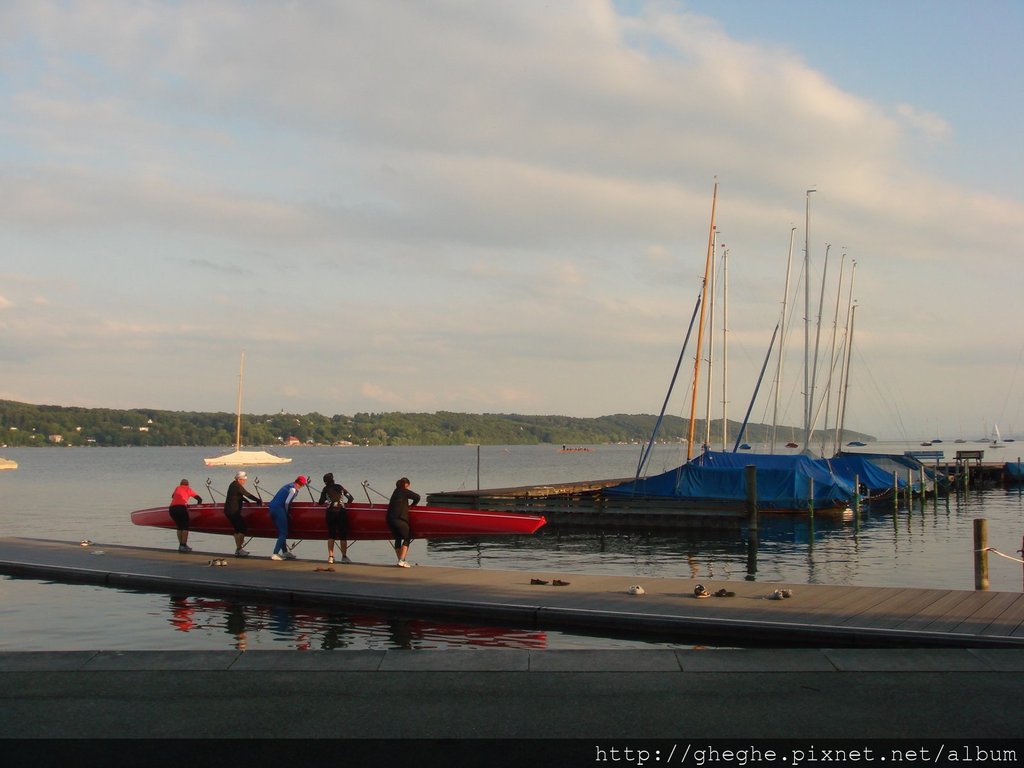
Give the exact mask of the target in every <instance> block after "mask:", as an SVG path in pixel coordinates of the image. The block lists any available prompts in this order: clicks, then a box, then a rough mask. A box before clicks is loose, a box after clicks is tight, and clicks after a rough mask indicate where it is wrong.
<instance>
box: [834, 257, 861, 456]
mask: <svg viewBox="0 0 1024 768" xmlns="http://www.w3.org/2000/svg"><path fill="white" fill-rule="evenodd" d="M856 276H857V260H856V259H854V260H853V262H852V263H851V264H850V293H849V299H847V303H846V339H845V341H844V344H845V349H844V352H845V354H844V355H843V367H842V369H841V370H842V374H841V375H840V377H839V378H840V381H842V382H846V381H849V378H850V372H849V370H848V366H849V364H850V346H851V345H852V344H853V336H852V334H853V310H854V304H853V283H854V278H856ZM845 412H846V384H845V383H843V384H842V386H841V387H840V389H839V397H838V398H837V400H836V445H841V444H842V442H843V423H842V422H843V416H844V414H845Z"/></svg>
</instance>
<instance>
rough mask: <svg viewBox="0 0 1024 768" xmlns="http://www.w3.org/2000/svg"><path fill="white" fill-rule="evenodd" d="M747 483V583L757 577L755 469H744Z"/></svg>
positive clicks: (749, 467)
mask: <svg viewBox="0 0 1024 768" xmlns="http://www.w3.org/2000/svg"><path fill="white" fill-rule="evenodd" d="M744 477H745V479H746V482H747V581H754V580H755V578H756V576H757V539H758V533H757V467H756V466H754V465H753V464H748V465H747V466H746V467H744Z"/></svg>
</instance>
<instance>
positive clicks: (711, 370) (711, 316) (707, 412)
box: [704, 229, 718, 448]
mask: <svg viewBox="0 0 1024 768" xmlns="http://www.w3.org/2000/svg"><path fill="white" fill-rule="evenodd" d="M717 251H718V230H717V229H716V230H715V235H714V237H713V238H712V241H711V283H710V288H709V291H710V293H711V300H710V301H709V302H708V383H707V397H706V398H705V405H704V447H705V448H709V447H711V388H712V381H713V379H714V375H715V290H716V289H715V277H716V271H715V253H717Z"/></svg>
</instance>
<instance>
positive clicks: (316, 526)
mask: <svg viewBox="0 0 1024 768" xmlns="http://www.w3.org/2000/svg"><path fill="white" fill-rule="evenodd" d="M324 509H325V507H324V506H323V505H321V504H314V503H313V502H311V501H296V502H292V506H291V511H290V513H289V515H288V536H289V537H290V538H296V539H314V540H315V539H326V538H327V519H326V515H325V514H324ZM347 511H348V530H349V533H348V537H349V538H350V539H391V538H394V536H393V534H392V533H391V530H390V529H389V528H388V524H387V521H386V520H385V519H384V518H385V515H386V514H387V506H384V505H380V504H376V505H371V504H365V503H359V502H356V503H352V504H349V505H348V506H347ZM188 516H189V530H191V531H197V532H199V533H223V534H232V533H234V528H233V527H232V526H231V521H230V520H228V519H227V517H226V516H225V515H224V507H223V505H222V504H211V503H207V504H194V505H192V504H190V505H189V507H188ZM242 516H243V518H244V519H245V523H246V525H247V526H248V528H249V530H248V532H247V534H246V535H248V536H256V537H258V538H264V539H276V538H277V528H276V527H275V526H274V522H273V521H272V520H271V519H270V511H269V509H268V508H267V506H266V505H255V504H247V505H246V506H245V507H244V509H243V511H242ZM132 522H133V523H134V524H135V525H151V526H155V527H157V528H174V527H176V526H175V524H174V521H173V520H171V516H170V514H169V513H168V512H167V507H153V508H151V509H140V510H138V511H136V512H132ZM546 522H547V520H545V519H544V518H543V517H540V516H537V515H520V514H517V513H515V512H491V511H484V510H478V509H449V508H447V507H421V506H414V507H410V508H409V527H410V528H411V529H412V537H413V538H414V539H436V538H444V537H448V538H456V537H460V536H507V535H512V534H520V535H527V534H531V533H534V532H535V531H537V530H538V529H540V527H541V526H543V525H544V524H545V523H546Z"/></svg>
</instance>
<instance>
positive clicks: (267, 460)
mask: <svg viewBox="0 0 1024 768" xmlns="http://www.w3.org/2000/svg"><path fill="white" fill-rule="evenodd" d="M244 369H245V352H242V359H241V362H240V363H239V364H238V407H237V410H236V414H237V415H236V418H235V450H234V451H232V452H231V453H226V454H224V455H223V456H211V457H210V458H208V459H204V461H205V462H206V466H208V467H246V466H256V465H260V464H287V463H288V462H290V461H291V459H285V458H282V457H280V456H275V455H274V454H272V453H268V452H267V451H243V450H242V373H243V371H244Z"/></svg>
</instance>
